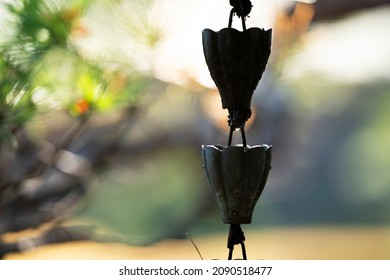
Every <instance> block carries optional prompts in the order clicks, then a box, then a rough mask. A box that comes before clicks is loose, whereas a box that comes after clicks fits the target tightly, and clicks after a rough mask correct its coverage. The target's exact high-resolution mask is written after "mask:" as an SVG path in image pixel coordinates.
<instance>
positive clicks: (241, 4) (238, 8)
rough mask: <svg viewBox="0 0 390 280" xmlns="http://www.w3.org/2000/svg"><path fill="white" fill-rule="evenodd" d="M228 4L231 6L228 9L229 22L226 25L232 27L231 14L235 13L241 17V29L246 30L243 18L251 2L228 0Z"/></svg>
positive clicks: (250, 7) (249, 9) (247, 12)
mask: <svg viewBox="0 0 390 280" xmlns="http://www.w3.org/2000/svg"><path fill="white" fill-rule="evenodd" d="M229 2H230V5H231V6H233V8H232V10H231V11H230V16H229V24H228V27H229V28H231V27H232V23H233V15H234V14H236V15H237V16H238V17H239V18H241V23H242V29H243V31H245V30H246V25H245V18H246V17H247V16H248V15H249V13H250V12H251V9H252V3H251V1H250V0H230V1H229Z"/></svg>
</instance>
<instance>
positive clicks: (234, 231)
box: [227, 224, 247, 260]
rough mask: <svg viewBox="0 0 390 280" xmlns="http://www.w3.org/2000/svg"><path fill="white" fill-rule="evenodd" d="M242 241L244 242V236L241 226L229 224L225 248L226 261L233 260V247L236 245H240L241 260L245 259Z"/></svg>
mask: <svg viewBox="0 0 390 280" xmlns="http://www.w3.org/2000/svg"><path fill="white" fill-rule="evenodd" d="M244 241H245V235H244V232H243V231H242V229H241V225H237V224H231V225H230V228H229V236H228V244H227V247H228V248H229V256H228V260H231V259H232V258H233V250H234V245H238V244H240V245H241V250H242V259H243V260H246V259H247V256H246V249H245V243H244Z"/></svg>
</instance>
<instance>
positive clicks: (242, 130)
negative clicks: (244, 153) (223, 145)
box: [228, 126, 247, 148]
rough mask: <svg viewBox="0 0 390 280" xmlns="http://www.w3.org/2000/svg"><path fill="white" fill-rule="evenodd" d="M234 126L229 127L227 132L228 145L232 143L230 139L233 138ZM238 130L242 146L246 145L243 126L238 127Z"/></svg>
mask: <svg viewBox="0 0 390 280" xmlns="http://www.w3.org/2000/svg"><path fill="white" fill-rule="evenodd" d="M234 130H235V129H234V127H232V126H231V127H230V132H229V141H228V146H231V145H232V140H233V132H234ZM239 130H240V132H241V138H242V146H243V147H244V148H246V147H247V144H246V137H245V129H244V127H241V128H240V129H239Z"/></svg>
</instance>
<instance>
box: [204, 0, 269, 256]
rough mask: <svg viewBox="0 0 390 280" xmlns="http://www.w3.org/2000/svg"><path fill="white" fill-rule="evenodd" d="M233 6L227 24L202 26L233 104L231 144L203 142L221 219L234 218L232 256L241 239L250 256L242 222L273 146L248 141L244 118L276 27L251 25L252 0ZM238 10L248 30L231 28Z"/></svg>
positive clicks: (221, 86)
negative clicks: (236, 133) (238, 136)
mask: <svg viewBox="0 0 390 280" xmlns="http://www.w3.org/2000/svg"><path fill="white" fill-rule="evenodd" d="M230 5H231V6H233V8H232V10H231V12H230V16H229V23H228V27H227V28H224V29H222V30H220V31H219V32H214V31H212V30H210V29H205V30H203V32H202V41H203V52H204V55H205V59H206V63H207V66H208V68H209V71H210V75H211V77H212V79H213V80H214V82H215V84H216V86H217V88H218V91H219V94H220V96H221V101H222V108H223V109H228V113H229V115H228V122H227V123H228V125H229V126H230V132H229V138H228V145H227V146H222V145H219V144H216V145H203V146H202V158H203V167H204V171H205V174H206V177H207V179H208V183H209V186H210V189H211V191H212V193H213V195H214V197H215V199H216V201H217V203H218V206H219V208H220V210H221V216H222V221H223V223H225V224H230V229H229V236H228V240H227V247H228V249H229V255H228V259H229V260H231V259H232V258H233V250H234V246H235V245H239V244H240V245H241V250H242V258H243V259H244V260H246V259H247V255H246V249H245V243H244V241H245V235H244V232H243V231H242V229H241V224H250V223H251V222H252V214H253V210H254V208H255V205H256V203H257V201H258V199H259V197H260V195H261V193H262V192H263V190H264V187H265V184H266V182H267V178H268V173H269V171H270V169H271V146H269V145H255V146H249V145H247V142H246V137H245V123H246V121H247V120H248V119H249V118H250V117H251V114H252V112H251V109H250V108H251V100H252V95H253V92H254V90H255V89H256V87H257V85H258V83H259V81H260V79H261V77H262V75H263V72H264V71H265V68H266V65H267V62H268V58H269V56H270V53H271V40H272V30H271V29H269V30H264V29H261V28H249V29H246V25H245V20H246V17H247V16H248V15H249V13H250V11H251V9H252V3H251V1H249V0H230ZM234 15H236V16H238V17H239V18H241V22H242V29H243V31H242V32H241V31H238V30H236V29H234V28H232V22H233V17H234ZM234 131H239V132H240V133H241V137H242V144H239V145H233V146H232V137H233V132H234Z"/></svg>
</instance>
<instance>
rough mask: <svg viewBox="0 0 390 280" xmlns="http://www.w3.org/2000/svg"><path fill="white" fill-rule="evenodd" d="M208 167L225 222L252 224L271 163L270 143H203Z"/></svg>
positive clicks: (208, 174)
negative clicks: (254, 144) (249, 145)
mask: <svg viewBox="0 0 390 280" xmlns="http://www.w3.org/2000/svg"><path fill="white" fill-rule="evenodd" d="M202 156H203V164H204V170H205V173H206V176H207V179H208V182H209V186H210V189H211V191H212V193H213V195H214V197H215V199H216V201H217V203H218V206H219V208H220V210H221V215H222V220H223V222H224V223H225V224H250V223H251V222H252V214H253V210H254V208H255V205H256V203H257V201H258V199H259V197H260V195H261V193H262V192H263V190H264V186H265V183H266V181H267V178H268V173H269V170H270V167H271V147H270V146H267V145H262V146H253V147H247V148H245V147H242V146H228V147H225V146H221V145H204V146H202Z"/></svg>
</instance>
